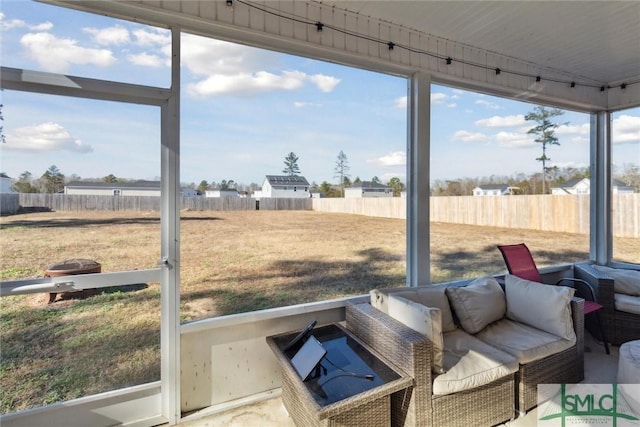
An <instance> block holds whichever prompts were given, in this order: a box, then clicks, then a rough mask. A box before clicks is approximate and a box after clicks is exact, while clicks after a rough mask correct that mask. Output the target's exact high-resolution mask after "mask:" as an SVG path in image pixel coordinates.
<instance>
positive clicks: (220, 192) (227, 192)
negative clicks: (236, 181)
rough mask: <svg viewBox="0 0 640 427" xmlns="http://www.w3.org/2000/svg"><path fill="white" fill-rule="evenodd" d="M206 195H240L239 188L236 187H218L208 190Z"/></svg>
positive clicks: (234, 196)
mask: <svg viewBox="0 0 640 427" xmlns="http://www.w3.org/2000/svg"><path fill="white" fill-rule="evenodd" d="M205 196H206V197H232V198H236V197H240V195H239V194H238V190H236V189H235V188H224V189H223V188H216V189H213V190H207V191H206V192H205Z"/></svg>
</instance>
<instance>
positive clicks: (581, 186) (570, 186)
mask: <svg viewBox="0 0 640 427" xmlns="http://www.w3.org/2000/svg"><path fill="white" fill-rule="evenodd" d="M590 190H591V180H590V179H589V178H576V179H570V180H569V181H566V182H565V183H563V184H562V185H561V186H560V187H551V194H555V195H560V194H589V193H590V192H591V191H590ZM611 192H612V193H613V194H624V193H633V192H634V191H633V187H630V186H628V185H627V184H625V183H624V182H622V181H620V180H617V179H614V180H612V182H611Z"/></svg>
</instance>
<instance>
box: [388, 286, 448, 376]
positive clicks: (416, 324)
mask: <svg viewBox="0 0 640 427" xmlns="http://www.w3.org/2000/svg"><path fill="white" fill-rule="evenodd" d="M387 307H388V309H389V313H388V314H389V316H391V317H393V318H394V319H396V320H397V321H399V322H401V323H403V324H405V325H406V326H408V327H410V328H411V329H413V330H414V331H417V332H420V333H421V334H422V335H424V336H426V337H427V338H428V339H429V340H430V341H431V370H432V371H433V372H435V373H436V374H442V373H444V369H443V368H442V347H443V344H442V316H441V313H440V309H439V308H436V307H427V306H424V305H422V304H419V303H417V302H414V301H411V300H408V299H406V298H404V297H401V296H397V295H394V294H391V295H389V299H388V301H387Z"/></svg>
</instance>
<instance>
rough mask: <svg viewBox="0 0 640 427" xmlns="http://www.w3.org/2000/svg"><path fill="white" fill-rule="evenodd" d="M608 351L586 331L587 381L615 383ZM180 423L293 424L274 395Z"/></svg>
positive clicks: (226, 426)
mask: <svg viewBox="0 0 640 427" xmlns="http://www.w3.org/2000/svg"><path fill="white" fill-rule="evenodd" d="M609 348H610V349H611V354H610V355H607V354H606V353H605V350H604V346H603V345H602V344H600V343H598V342H596V341H595V340H594V339H593V338H592V337H591V335H589V333H588V332H587V333H585V362H584V363H585V366H584V368H585V380H584V381H583V383H584V384H613V383H615V382H616V376H617V372H618V355H619V353H618V350H619V348H618V347H613V346H609ZM537 420H538V418H537V413H536V410H535V409H533V410H532V411H530V412H529V413H527V414H526V415H525V416H522V417H520V418H517V419H515V420H513V421H509V422H507V423H506V424H504V426H506V427H535V426H536V425H537ZM180 426H181V427H294V426H295V424H294V423H293V421H292V420H291V418H289V415H288V414H287V411H286V410H285V409H284V406H283V405H282V400H281V399H280V398H279V397H277V398H272V399H268V400H264V401H262V402H259V403H256V404H252V405H248V406H242V407H239V408H236V409H233V410H229V411H227V412H222V413H219V414H215V415H210V416H207V417H203V418H199V419H194V420H192V421H186V422H183V423H181V424H180Z"/></svg>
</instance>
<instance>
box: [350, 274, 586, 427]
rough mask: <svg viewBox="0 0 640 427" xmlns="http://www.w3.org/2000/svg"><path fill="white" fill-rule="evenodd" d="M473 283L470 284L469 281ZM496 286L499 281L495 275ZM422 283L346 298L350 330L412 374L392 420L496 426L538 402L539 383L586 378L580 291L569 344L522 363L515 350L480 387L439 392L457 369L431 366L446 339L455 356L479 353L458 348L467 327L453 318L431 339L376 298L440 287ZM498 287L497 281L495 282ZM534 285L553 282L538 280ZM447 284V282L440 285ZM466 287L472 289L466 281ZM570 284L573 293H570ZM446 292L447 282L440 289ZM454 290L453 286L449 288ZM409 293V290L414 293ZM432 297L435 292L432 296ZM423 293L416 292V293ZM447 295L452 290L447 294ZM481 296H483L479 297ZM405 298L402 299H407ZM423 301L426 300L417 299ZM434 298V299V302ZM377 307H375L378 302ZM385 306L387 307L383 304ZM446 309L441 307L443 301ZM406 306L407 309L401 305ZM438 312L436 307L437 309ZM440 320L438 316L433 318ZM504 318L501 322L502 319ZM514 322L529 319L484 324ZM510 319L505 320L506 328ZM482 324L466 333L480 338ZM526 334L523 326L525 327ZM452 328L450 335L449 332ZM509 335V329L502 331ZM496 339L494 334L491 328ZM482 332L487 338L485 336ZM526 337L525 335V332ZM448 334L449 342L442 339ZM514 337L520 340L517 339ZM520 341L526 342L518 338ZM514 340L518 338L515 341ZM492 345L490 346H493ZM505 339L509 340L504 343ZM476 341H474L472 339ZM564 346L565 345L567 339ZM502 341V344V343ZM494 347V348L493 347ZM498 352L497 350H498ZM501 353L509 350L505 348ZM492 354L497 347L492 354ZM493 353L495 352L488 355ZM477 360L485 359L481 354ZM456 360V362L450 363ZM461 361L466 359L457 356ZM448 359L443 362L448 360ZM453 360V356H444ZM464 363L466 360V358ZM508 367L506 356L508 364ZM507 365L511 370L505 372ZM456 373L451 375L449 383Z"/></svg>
mask: <svg viewBox="0 0 640 427" xmlns="http://www.w3.org/2000/svg"><path fill="white" fill-rule="evenodd" d="M473 285H474V282H471V283H468V284H467V286H473ZM496 285H497V282H496ZM440 286H443V285H438V286H421V287H418V288H393V289H378V290H374V291H372V292H371V302H370V303H360V304H351V305H349V306H347V309H346V326H347V329H349V330H350V331H351V332H352V333H353V334H354V335H356V336H358V337H359V338H360V339H361V340H363V341H364V342H365V343H367V344H368V345H369V346H370V347H372V348H374V349H375V350H376V351H377V352H378V353H379V354H380V355H381V356H382V357H384V358H385V359H387V360H388V361H389V362H390V363H392V364H394V365H396V366H397V367H398V368H399V369H401V370H403V371H405V372H406V373H408V374H409V375H411V376H412V377H413V378H414V385H413V387H412V388H410V389H408V390H407V391H405V392H404V393H398V394H396V395H393V396H392V410H391V412H392V425H394V426H409V425H411V426H470V425H487V426H489V425H496V424H499V423H502V422H504V421H507V420H509V419H512V418H513V417H514V416H515V415H516V413H518V412H526V411H528V410H529V409H531V408H533V407H534V406H535V405H536V404H537V385H538V384H542V383H577V382H580V381H582V380H583V378H584V365H583V360H584V353H583V348H584V330H583V317H584V316H583V304H584V300H582V299H579V298H571V299H570V314H569V316H570V318H571V321H570V322H571V325H572V327H573V333H574V334H575V341H573V342H572V344H571V345H570V346H569V347H568V348H564V349H562V350H560V351H557V352H554V353H553V354H548V355H545V356H544V357H541V358H538V359H535V358H534V359H535V360H529V361H527V363H519V362H520V360H519V357H516V356H513V359H514V360H515V367H514V368H513V369H507V372H508V373H505V372H504V371H503V372H502V374H503V375H502V374H501V375H502V376H500V377H499V378H495V379H493V380H492V381H490V382H486V381H485V382H484V383H483V382H482V381H480V382H478V385H477V386H472V387H464V389H463V390H460V391H455V392H449V391H447V390H446V389H445V390H444V391H443V386H442V385H439V384H438V381H439V378H442V377H446V376H447V375H448V374H449V373H450V372H453V371H454V370H455V368H452V367H451V366H445V368H446V369H450V370H448V371H446V373H442V374H439V373H436V372H435V371H434V366H433V358H434V352H433V350H434V348H436V347H438V346H440V345H444V347H443V351H444V354H445V357H444V360H445V361H446V359H447V356H446V354H447V352H451V351H450V349H448V348H447V346H448V345H449V346H451V343H452V341H453V346H454V347H456V348H455V349H454V350H453V352H454V353H456V352H457V353H459V354H462V355H463V357H462V358H461V359H460V361H462V360H464V359H465V358H466V357H467V356H469V355H472V354H475V353H478V352H480V351H481V350H479V349H478V347H474V349H473V350H468V351H466V352H465V351H460V350H461V346H462V348H463V347H464V345H465V344H464V343H465V340H466V338H464V336H465V331H464V330H463V328H462V326H461V325H460V323H461V322H460V319H458V318H456V319H455V321H456V325H457V330H456V331H454V332H445V334H444V340H443V343H438V342H437V339H431V338H428V337H427V335H428V334H427V335H425V334H424V333H423V332H418V331H417V330H416V329H414V328H412V327H410V326H408V325H407V324H406V323H403V321H400V320H396V318H394V317H392V315H390V314H388V313H385V312H384V310H385V307H384V306H383V305H381V304H380V299H381V298H382V299H384V298H386V299H388V300H389V299H390V298H392V297H393V298H396V299H397V298H398V297H399V299H401V300H402V299H403V298H404V297H407V299H410V298H414V299H415V295H417V294H419V293H420V292H423V290H426V289H429V288H430V289H431V290H433V289H434V288H437V287H440ZM498 286H499V285H498ZM537 286H550V285H540V284H538V285H537ZM445 288H447V289H448V288H449V287H448V286H445ZM470 289H471V288H470ZM572 291H573V290H571V295H573V292H572ZM445 292H446V289H445ZM449 293H450V294H452V296H453V292H451V291H450V292H449ZM412 294H413V295H412ZM431 296H432V295H431ZM418 298H420V297H418ZM447 298H449V297H447ZM481 299H482V298H481ZM404 302H405V303H406V301H404ZM421 303H427V305H428V303H429V301H424V298H422V299H421ZM437 305H438V304H433V306H437ZM375 306H377V307H378V308H376V307H375ZM387 309H388V307H387ZM445 310H446V308H445ZM403 311H406V308H405V307H404V306H403ZM438 311H439V309H438ZM436 319H437V317H436ZM501 322H502V323H501ZM505 323H506V324H510V323H516V325H515V327H516V329H518V328H522V329H521V330H523V331H527V330H528V328H530V326H526V325H524V326H523V325H522V324H519V325H518V324H517V323H518V322H515V321H512V320H509V319H506V320H505V319H501V320H497V321H495V322H492V323H491V324H490V325H487V327H486V328H484V329H485V330H491V329H493V330H494V332H495V331H498V332H499V331H501V330H503V329H501V327H502V326H499V325H505ZM509 327H510V326H507V329H509ZM485 330H483V331H480V332H478V333H476V334H475V335H471V334H468V336H469V337H470V338H469V339H470V340H477V339H478V337H483V333H484V332H486V331H485ZM525 333H527V332H525ZM449 334H452V335H451V336H449V337H448V335H449ZM507 335H508V334H507ZM488 336H489V337H490V336H491V333H489V335H488ZM493 336H494V338H495V334H493ZM483 338H484V337H483ZM514 338H515V337H514V336H513V335H511V336H510V337H505V340H506V341H511V343H512V344H514V343H513V341H514ZM523 338H524V337H523ZM447 341H449V344H447ZM516 341H520V340H517V339H516ZM522 341H527V339H523V340H522ZM518 345H519V344H517V343H515V347H517V346H518ZM491 346H492V347H493V345H491ZM507 346H508V344H507ZM472 347H473V346H472ZM565 347H566V346H565ZM503 348H504V347H503ZM494 350H496V348H495V347H494ZM498 350H499V351H503V350H502V349H498ZM505 353H506V352H505ZM516 353H517V351H516ZM494 354H495V353H494ZM490 358H493V356H491V357H490ZM480 360H481V362H480V363H484V361H483V360H484V359H483V358H482V357H481V359H480ZM454 363H458V361H456V362H454ZM462 363H464V362H462ZM445 365H447V363H445ZM449 365H451V363H449ZM467 365H469V364H468V363H467ZM508 365H509V366H511V365H510V363H508ZM509 371H510V372H509ZM458 380H459V379H456V378H454V383H455V382H456V381H458Z"/></svg>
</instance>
